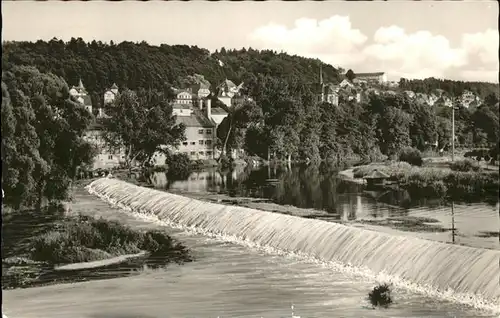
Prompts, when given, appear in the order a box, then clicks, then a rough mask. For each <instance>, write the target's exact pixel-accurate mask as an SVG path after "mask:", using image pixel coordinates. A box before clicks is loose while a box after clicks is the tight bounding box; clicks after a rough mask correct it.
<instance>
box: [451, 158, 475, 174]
mask: <svg viewBox="0 0 500 318" xmlns="http://www.w3.org/2000/svg"><path fill="white" fill-rule="evenodd" d="M450 168H451V170H453V171H462V172H468V171H476V172H477V171H479V170H481V167H480V166H479V164H477V163H476V162H474V161H473V160H470V159H465V160H458V161H455V162H452V163H451V164H450Z"/></svg>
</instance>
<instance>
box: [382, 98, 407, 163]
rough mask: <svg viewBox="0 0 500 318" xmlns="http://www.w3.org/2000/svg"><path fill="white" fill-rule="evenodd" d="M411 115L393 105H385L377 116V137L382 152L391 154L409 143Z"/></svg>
mask: <svg viewBox="0 0 500 318" xmlns="http://www.w3.org/2000/svg"><path fill="white" fill-rule="evenodd" d="M411 120H412V118H411V116H410V115H409V114H408V113H406V112H405V111H403V110H400V109H398V108H395V107H391V106H389V107H386V108H385V109H384V113H383V115H382V116H381V117H380V118H379V123H378V139H379V147H380V150H381V151H382V153H383V154H386V155H388V156H392V155H395V154H397V152H398V150H399V149H401V148H403V147H408V146H410V144H411V139H410V123H411Z"/></svg>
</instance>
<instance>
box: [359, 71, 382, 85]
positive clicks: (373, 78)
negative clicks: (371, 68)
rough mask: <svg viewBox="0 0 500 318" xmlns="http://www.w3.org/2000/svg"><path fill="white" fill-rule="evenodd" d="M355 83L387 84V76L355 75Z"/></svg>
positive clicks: (379, 74)
mask: <svg viewBox="0 0 500 318" xmlns="http://www.w3.org/2000/svg"><path fill="white" fill-rule="evenodd" d="M355 79H356V80H357V81H365V82H367V83H370V84H384V83H386V82H387V75H386V74H385V72H374V73H356V78H355Z"/></svg>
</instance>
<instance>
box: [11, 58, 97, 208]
mask: <svg viewBox="0 0 500 318" xmlns="http://www.w3.org/2000/svg"><path fill="white" fill-rule="evenodd" d="M91 120H92V115H91V114H89V112H88V111H87V110H86V109H85V108H84V106H82V105H81V104H79V103H78V102H76V101H74V100H73V99H72V98H70V95H69V89H68V85H67V84H66V82H65V81H64V79H62V78H60V77H58V76H56V75H54V74H51V73H41V72H40V71H39V70H37V69H36V68H34V67H32V66H13V67H11V68H10V69H9V70H8V71H6V72H3V73H2V189H3V190H4V191H5V198H4V201H5V202H6V203H7V204H11V205H14V206H21V205H27V206H29V205H32V204H35V203H38V204H39V205H40V204H41V203H42V200H43V199H44V198H45V199H48V200H49V201H57V200H62V199H65V198H66V197H67V196H68V189H69V187H70V184H71V181H72V180H73V179H74V178H75V176H76V171H77V168H78V167H79V166H81V165H83V164H88V163H89V162H91V161H92V159H93V157H94V154H95V149H94V147H93V146H92V145H91V144H89V143H88V142H86V141H85V140H84V138H83V134H84V132H85V130H86V129H87V127H88V125H89V124H90V122H91Z"/></svg>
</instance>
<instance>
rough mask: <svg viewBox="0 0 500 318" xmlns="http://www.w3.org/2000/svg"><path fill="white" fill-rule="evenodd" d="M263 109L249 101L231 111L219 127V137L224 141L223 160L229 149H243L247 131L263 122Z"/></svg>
mask: <svg viewBox="0 0 500 318" xmlns="http://www.w3.org/2000/svg"><path fill="white" fill-rule="evenodd" d="M262 118H263V114H262V109H261V108H260V107H258V106H257V104H256V103H255V102H254V101H250V100H247V101H245V102H243V104H241V105H236V106H233V107H232V108H230V109H229V114H228V116H227V117H226V118H224V120H223V121H222V122H221V124H220V125H219V127H217V137H218V138H220V140H223V145H222V153H221V158H222V157H223V156H224V155H226V154H227V148H228V145H229V148H230V149H237V148H242V147H243V143H244V140H245V134H246V130H247V129H248V128H249V126H251V125H259V124H260V123H261V122H262Z"/></svg>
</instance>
